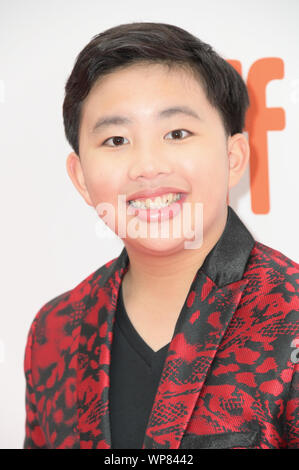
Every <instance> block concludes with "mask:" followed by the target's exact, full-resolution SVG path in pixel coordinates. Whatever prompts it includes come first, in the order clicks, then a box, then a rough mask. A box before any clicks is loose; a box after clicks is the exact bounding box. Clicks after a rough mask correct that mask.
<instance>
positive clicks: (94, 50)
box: [63, 22, 249, 156]
mask: <svg viewBox="0 0 299 470" xmlns="http://www.w3.org/2000/svg"><path fill="white" fill-rule="evenodd" d="M136 63H145V64H147V63H148V64H151V63H161V64H165V65H167V66H168V67H169V68H171V67H175V66H181V67H183V68H186V69H188V70H189V71H190V73H193V74H194V76H195V78H197V79H198V80H199V81H200V83H201V85H202V87H203V89H204V91H205V94H206V97H207V99H208V101H209V102H210V104H211V105H212V106H213V107H214V108H216V109H217V110H218V112H219V113H220V116H221V118H222V122H223V126H224V129H225V133H226V135H227V136H229V135H234V134H236V133H238V132H243V128H244V125H245V114H246V111H247V108H248V107H249V97H248V91H247V88H246V84H245V82H244V81H243V79H242V77H241V76H240V74H239V73H238V72H237V71H236V70H235V69H234V67H233V66H232V65H230V64H229V63H228V62H227V61H226V60H225V59H224V58H222V57H221V56H220V55H219V54H217V52H215V51H214V50H213V48H212V47H211V46H210V45H209V44H207V43H205V42H203V41H201V40H200V39H199V38H197V37H196V36H194V35H192V34H190V33H189V32H187V31H185V30H184V29H182V28H180V27H178V26H174V25H171V24H166V23H151V22H140V23H137V22H133V23H127V24H121V25H119V26H115V27H112V28H109V29H107V30H106V31H103V32H102V33H100V34H97V35H96V36H94V37H93V38H92V39H91V41H90V42H89V43H88V44H87V45H86V46H85V47H84V49H83V50H82V51H81V52H80V53H79V55H78V56H77V58H76V62H75V65H74V67H73V70H72V72H71V74H70V76H69V78H68V80H67V82H66V85H65V98H64V102H63V121H64V129H65V135H66V138H67V140H68V142H69V144H70V145H71V147H72V148H73V150H74V151H75V152H76V154H77V155H78V156H79V128H80V121H81V109H82V104H83V102H84V99H85V98H86V97H87V95H88V94H89V92H90V90H91V88H92V87H93V85H94V84H95V83H96V82H97V81H99V79H100V78H101V77H103V76H105V75H107V74H109V73H112V72H114V71H116V70H118V69H120V68H125V67H127V66H129V65H133V64H136Z"/></svg>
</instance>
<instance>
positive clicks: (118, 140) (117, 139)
mask: <svg viewBox="0 0 299 470" xmlns="http://www.w3.org/2000/svg"><path fill="white" fill-rule="evenodd" d="M124 138H125V137H122V136H120V135H114V136H113V137H109V139H106V140H105V141H104V142H103V143H102V145H106V146H107V147H121V146H122V145H121V144H122V140H123V139H124ZM109 140H112V142H113V143H114V144H116V145H107V144H106V142H109ZM127 140H128V139H127Z"/></svg>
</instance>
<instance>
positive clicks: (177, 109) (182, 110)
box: [91, 106, 202, 134]
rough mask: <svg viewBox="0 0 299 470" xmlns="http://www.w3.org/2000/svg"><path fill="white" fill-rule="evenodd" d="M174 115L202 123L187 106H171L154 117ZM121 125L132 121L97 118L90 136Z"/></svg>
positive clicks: (115, 117)
mask: <svg viewBox="0 0 299 470" xmlns="http://www.w3.org/2000/svg"><path fill="white" fill-rule="evenodd" d="M175 114H185V115H187V116H191V117H193V118H195V119H199V120H200V121H202V119H201V117H200V116H199V115H198V114H197V113H196V112H195V111H194V110H193V109H191V108H189V106H172V107H171V108H166V109H162V110H161V111H159V112H158V113H157V115H156V118H158V119H163V118H164V119H165V118H168V117H171V116H174V115H175ZM113 124H114V125H121V124H133V121H132V120H131V119H129V118H128V117H126V116H120V115H112V116H104V117H101V118H99V119H98V120H97V121H96V123H95V125H94V126H93V128H92V129H91V133H92V134H96V133H97V132H99V130H101V129H104V128H107V127H108V126H111V125H113Z"/></svg>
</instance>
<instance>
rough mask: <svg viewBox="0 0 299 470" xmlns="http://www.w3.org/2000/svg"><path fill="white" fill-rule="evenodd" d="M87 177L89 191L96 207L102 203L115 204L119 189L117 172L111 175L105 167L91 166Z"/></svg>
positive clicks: (86, 173) (87, 170)
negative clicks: (114, 200)
mask: <svg viewBox="0 0 299 470" xmlns="http://www.w3.org/2000/svg"><path fill="white" fill-rule="evenodd" d="M85 175H86V178H85V181H86V185H87V189H88V192H89V195H90V198H91V199H92V201H93V203H94V205H97V204H99V203H100V202H109V203H113V199H114V198H117V196H115V194H116V193H117V191H118V187H119V184H118V177H117V174H116V173H115V171H114V172H112V173H111V170H109V168H107V166H105V165H89V167H88V168H86V172H85ZM111 175H113V177H111Z"/></svg>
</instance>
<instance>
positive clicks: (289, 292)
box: [24, 207, 299, 449]
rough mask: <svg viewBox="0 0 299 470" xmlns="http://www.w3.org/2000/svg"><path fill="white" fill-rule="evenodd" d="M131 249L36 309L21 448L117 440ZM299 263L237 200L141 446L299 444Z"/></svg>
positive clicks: (187, 314)
mask: <svg viewBox="0 0 299 470" xmlns="http://www.w3.org/2000/svg"><path fill="white" fill-rule="evenodd" d="M128 265H129V259H128V255H127V252H126V249H125V248H123V250H122V252H121V254H120V255H119V257H117V258H115V259H113V260H111V261H109V262H108V263H106V264H105V265H103V266H102V267H100V268H99V269H98V270H97V271H95V272H94V273H92V274H91V275H90V276H88V277H87V278H86V279H85V280H84V281H82V282H81V283H80V284H79V285H77V286H76V287H74V288H73V289H71V290H69V291H67V292H65V293H63V294H61V295H59V296H58V297H56V298H54V299H52V300H50V301H49V302H47V303H46V304H45V305H44V306H43V307H42V308H41V309H40V310H39V311H38V313H37V315H36V316H35V318H34V320H33V322H32V324H31V327H30V330H29V333H28V339H27V344H26V350H25V358H24V370H25V376H26V426H25V427H26V435H25V440H24V448H25V449H32V448H35V449H40V448H42V449H44V448H51V449H56V448H58V449H110V448H111V434H110V419H109V399H108V391H109V364H110V353H111V345H112V342H113V325H114V319H115V311H116V306H117V297H118V292H119V288H120V285H121V282H122V278H123V276H124V274H125V272H126V271H127V269H128ZM298 284H299V265H298V264H296V263H295V262H293V261H291V260H290V259H288V258H287V257H286V256H284V255H283V254H281V253H280V252H278V251H276V250H273V249H271V248H269V247H267V246H265V245H263V244H261V243H259V242H257V241H255V240H254V239H253V238H252V236H251V234H250V233H249V232H248V230H247V228H246V227H245V226H244V225H243V223H242V222H241V220H240V219H239V217H238V216H237V215H236V213H235V212H234V211H233V209H232V208H231V207H228V219H227V223H226V227H225V230H224V232H223V234H222V236H221V237H220V239H219V240H218V242H217V244H216V245H215V246H214V248H213V249H212V250H211V251H210V253H209V254H208V256H207V257H206V259H205V261H204V264H203V265H202V267H201V268H200V269H199V270H198V271H197V273H196V275H195V277H194V279H193V282H192V284H191V286H190V290H189V293H188V295H187V298H186V301H185V304H184V307H183V314H181V315H180V318H179V320H178V322H177V324H176V328H175V331H174V334H173V337H172V341H171V343H170V346H169V349H168V352H167V357H166V360H165V363H164V368H163V372H162V375H161V379H160V382H159V385H158V389H157V393H156V396H155V400H154V403H153V407H152V410H151V413H150V416H149V420H148V423H147V427H146V432H145V436H144V441H143V449H153V448H156V449H179V448H184V449H197V448H198V449H199V448H214V449H216V448H252V449H277V448H299V417H298V415H299V381H298V375H299V374H298V366H299V363H298V349H296V347H297V348H298V347H299V314H298V312H299V299H298V287H299V286H298Z"/></svg>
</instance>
